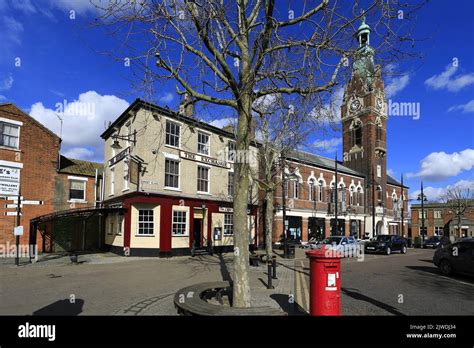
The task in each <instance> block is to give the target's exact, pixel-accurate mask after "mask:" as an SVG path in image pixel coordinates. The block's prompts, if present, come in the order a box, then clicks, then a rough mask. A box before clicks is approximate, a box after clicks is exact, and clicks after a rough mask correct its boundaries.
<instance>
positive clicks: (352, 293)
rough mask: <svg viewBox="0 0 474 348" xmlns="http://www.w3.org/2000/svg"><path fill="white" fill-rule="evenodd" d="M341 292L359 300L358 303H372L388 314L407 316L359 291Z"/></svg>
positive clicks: (343, 290)
mask: <svg viewBox="0 0 474 348" xmlns="http://www.w3.org/2000/svg"><path fill="white" fill-rule="evenodd" d="M341 291H342V293H343V294H344V295H347V296H349V297H352V298H353V299H355V300H358V301H364V302H368V303H371V304H373V305H374V306H376V307H379V308H381V309H383V310H385V311H387V312H389V313H391V314H393V315H400V316H405V315H406V314H403V313H402V312H400V311H399V310H398V309H396V308H395V307H392V306H390V305H388V304H386V303H383V302H381V301H378V300H376V299H374V298H372V297H369V296H366V295H363V294H361V293H360V292H359V290H358V289H350V288H341Z"/></svg>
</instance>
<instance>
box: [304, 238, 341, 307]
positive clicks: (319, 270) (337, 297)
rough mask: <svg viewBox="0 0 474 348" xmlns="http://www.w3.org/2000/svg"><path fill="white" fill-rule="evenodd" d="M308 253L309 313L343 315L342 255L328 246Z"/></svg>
mask: <svg viewBox="0 0 474 348" xmlns="http://www.w3.org/2000/svg"><path fill="white" fill-rule="evenodd" d="M306 255H307V256H308V257H309V259H310V294H309V295H310V310H309V314H310V315H313V316H318V315H341V255H340V254H339V253H338V252H337V251H335V250H331V249H330V248H328V247H327V246H323V247H322V248H320V249H316V250H310V251H307V252H306Z"/></svg>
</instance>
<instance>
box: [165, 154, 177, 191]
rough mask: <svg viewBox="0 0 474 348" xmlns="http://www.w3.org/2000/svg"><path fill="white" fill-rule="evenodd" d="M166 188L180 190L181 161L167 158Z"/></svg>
mask: <svg viewBox="0 0 474 348" xmlns="http://www.w3.org/2000/svg"><path fill="white" fill-rule="evenodd" d="M165 186H166V187H173V188H179V161H176V160H172V159H169V158H167V159H166V161H165Z"/></svg>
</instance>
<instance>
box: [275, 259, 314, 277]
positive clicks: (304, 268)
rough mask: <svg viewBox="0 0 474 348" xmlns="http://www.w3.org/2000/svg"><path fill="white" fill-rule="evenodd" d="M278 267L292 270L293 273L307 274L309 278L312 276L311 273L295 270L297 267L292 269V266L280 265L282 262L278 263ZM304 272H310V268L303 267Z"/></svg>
mask: <svg viewBox="0 0 474 348" xmlns="http://www.w3.org/2000/svg"><path fill="white" fill-rule="evenodd" d="M277 266H281V267H284V268H288V269H290V270H292V271H294V272H298V273H302V274H305V275H307V276H308V277H309V276H310V273H309V272H304V271H302V270H301V269H297V268H295V267H290V266H288V265H285V264H283V263H280V262H277ZM303 270H308V271H309V268H307V267H303ZM277 273H278V269H277Z"/></svg>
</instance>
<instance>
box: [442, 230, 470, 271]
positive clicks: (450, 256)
mask: <svg viewBox="0 0 474 348" xmlns="http://www.w3.org/2000/svg"><path fill="white" fill-rule="evenodd" d="M433 263H434V264H435V266H437V267H438V268H439V270H440V271H441V272H442V273H443V274H445V275H451V274H453V273H464V274H469V275H472V276H474V238H463V239H461V240H459V241H458V242H455V243H453V244H449V245H446V246H444V247H441V248H438V249H437V250H436V251H435V254H434V256H433Z"/></svg>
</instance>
